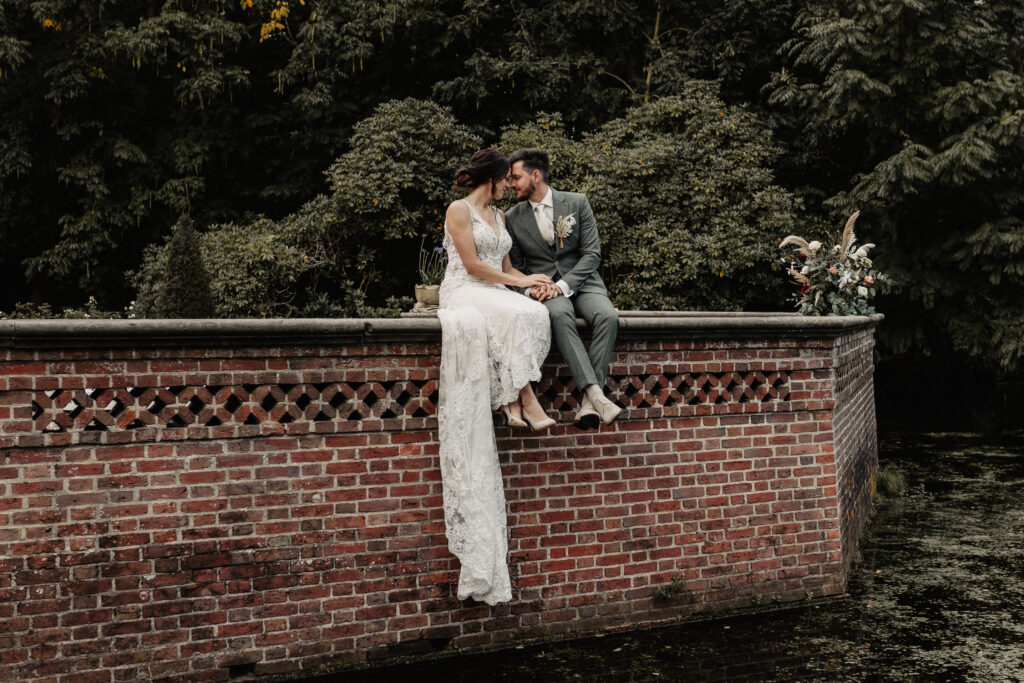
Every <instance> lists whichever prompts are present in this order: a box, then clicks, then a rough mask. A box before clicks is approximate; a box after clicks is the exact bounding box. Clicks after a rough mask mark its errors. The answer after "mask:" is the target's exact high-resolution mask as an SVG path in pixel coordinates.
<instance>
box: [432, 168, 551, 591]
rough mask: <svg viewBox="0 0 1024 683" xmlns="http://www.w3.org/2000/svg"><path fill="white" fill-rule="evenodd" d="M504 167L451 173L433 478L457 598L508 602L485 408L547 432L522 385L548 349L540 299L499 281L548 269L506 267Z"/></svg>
mask: <svg viewBox="0 0 1024 683" xmlns="http://www.w3.org/2000/svg"><path fill="white" fill-rule="evenodd" d="M508 172H509V163H508V159H506V158H505V157H504V156H503V155H501V154H499V153H498V152H495V151H494V150H489V149H485V150H480V151H479V152H477V153H476V154H474V155H473V158H472V159H471V160H470V163H469V166H467V167H465V168H462V169H459V171H458V173H457V174H456V177H455V186H456V187H461V188H469V189H470V192H469V194H468V195H467V197H466V198H465V199H462V200H459V201H455V202H452V204H451V205H450V206H449V207H448V212H447V214H446V217H445V237H444V246H445V249H446V250H447V252H448V267H447V270H446V271H445V276H444V280H443V281H442V282H441V291H440V297H441V303H440V307H439V310H438V317H439V318H440V320H441V330H442V340H441V376H440V392H439V393H440V397H439V401H438V411H437V419H438V432H439V439H440V444H441V447H440V460H441V477H442V483H443V490H444V512H445V525H446V533H447V536H448V547H449V549H450V550H451V551H452V552H453V553H454V554H455V556H456V557H458V558H459V561H460V562H461V564H462V570H461V572H460V574H459V586H458V597H459V599H460V600H464V599H466V598H474V599H476V600H480V601H482V602H486V603H487V604H490V605H493V604H496V603H499V602H507V601H508V600H511V599H512V588H511V583H510V581H509V574H508V564H507V561H506V557H507V554H508V532H507V529H506V526H505V524H506V522H505V515H506V513H505V493H504V487H503V485H502V479H501V468H500V466H499V464H498V450H497V445H496V443H495V439H494V425H493V422H492V418H491V411H492V410H496V409H498V408H500V409H501V410H502V412H503V413H504V414H505V418H506V420H507V421H508V423H509V426H512V427H527V426H529V427H531V428H532V429H533V430H540V429H546V428H547V427H550V426H551V425H553V424H554V423H555V421H554V420H552V419H550V418H548V417H547V415H546V414H545V413H544V410H543V408H542V407H541V406H540V403H538V401H537V397H536V396H535V395H534V393H533V389H532V387H531V385H530V383H531V382H533V381H536V380H539V379H540V367H541V364H543V362H544V359H545V357H546V356H547V354H548V349H549V347H550V345H551V324H550V322H549V317H548V312H547V309H546V308H545V307H544V305H543V304H541V303H539V302H538V301H535V300H534V299H531V298H529V297H527V296H523V295H522V294H518V293H516V292H514V291H512V290H510V289H508V288H507V287H506V286H505V285H510V286H513V287H527V288H528V287H533V286H534V285H538V284H548V283H550V282H551V279H550V278H549V277H547V276H546V275H524V274H523V273H521V272H519V271H518V270H516V269H515V268H513V267H512V265H511V263H510V261H509V256H508V253H509V250H510V249H511V247H512V238H511V236H509V234H508V232H507V230H506V229H505V221H504V218H505V217H504V215H503V214H502V212H501V211H500V210H499V209H498V208H497V207H495V206H492V204H491V201H492V200H495V199H500V198H501V197H502V196H503V195H504V193H505V190H506V188H507V187H508Z"/></svg>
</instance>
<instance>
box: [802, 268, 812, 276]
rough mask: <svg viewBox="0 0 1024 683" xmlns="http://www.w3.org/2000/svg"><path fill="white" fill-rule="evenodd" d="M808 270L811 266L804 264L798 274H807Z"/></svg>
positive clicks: (809, 270)
mask: <svg viewBox="0 0 1024 683" xmlns="http://www.w3.org/2000/svg"><path fill="white" fill-rule="evenodd" d="M809 272H811V267H810V266H804V267H803V268H801V269H800V274H801V275H807V273H809Z"/></svg>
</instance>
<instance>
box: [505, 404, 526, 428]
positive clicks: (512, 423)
mask: <svg viewBox="0 0 1024 683" xmlns="http://www.w3.org/2000/svg"><path fill="white" fill-rule="evenodd" d="M501 412H503V413H505V421H506V422H507V423H508V426H509V427H514V428H515V429H522V428H524V427H526V423H525V422H523V420H521V419H520V418H518V417H515V416H513V415H512V410H511V409H509V407H508V406H507V405H504V406H502V407H501Z"/></svg>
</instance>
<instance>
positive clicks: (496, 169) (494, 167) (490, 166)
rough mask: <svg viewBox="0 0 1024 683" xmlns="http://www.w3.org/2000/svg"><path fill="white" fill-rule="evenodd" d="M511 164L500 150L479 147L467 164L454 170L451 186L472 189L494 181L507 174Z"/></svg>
mask: <svg viewBox="0 0 1024 683" xmlns="http://www.w3.org/2000/svg"><path fill="white" fill-rule="evenodd" d="M509 168H511V164H509V163H508V158H507V157H506V156H505V155H504V154H502V153H501V152H496V151H494V150H493V149H481V150H480V151H479V152H477V153H476V154H474V155H473V157H472V158H471V159H470V160H469V166H463V167H462V168H460V169H459V170H458V171H456V172H455V182H454V183H453V184H452V187H453V188H461V189H472V188H474V187H476V186H477V185H482V184H484V183H488V182H489V183H492V184H493V183H495V182H497V181H499V180H501V179H502V178H504V177H505V176H507V175H508V170H509Z"/></svg>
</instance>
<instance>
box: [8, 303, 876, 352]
mask: <svg viewBox="0 0 1024 683" xmlns="http://www.w3.org/2000/svg"><path fill="white" fill-rule="evenodd" d="M883 318H884V316H882V315H880V314H875V315H871V316H823V317H814V316H802V315H797V314H793V313H778V312H766V313H739V312H733V311H722V312H707V311H620V312H619V338H620V339H623V340H630V339H637V340H645V339H699V338H708V337H722V336H727V337H730V338H780V337H781V338H785V337H795V338H821V337H832V336H836V335H839V334H846V333H849V332H852V331H854V330H857V329H873V328H874V327H876V326H877V325H878V324H879V323H880V322H881V321H882V320H883ZM577 323H578V324H579V326H580V328H581V329H582V330H583V331H584V333H585V332H586V325H585V324H584V323H583V321H582V320H579V321H577ZM440 338H441V325H440V322H439V321H438V319H437V318H436V317H420V316H418V317H410V318H273V319H209V320H196V319H186V320H172V319H163V320H81V319H76V320H0V348H5V349H44V348H45V349H72V348H161V347H172V348H177V347H196V348H202V347H211V346H217V347H223V346H254V347H267V346H281V345H288V346H296V345H305V344H317V345H345V344H359V343H381V342H403V341H405V342H425V343H436V342H439V341H440Z"/></svg>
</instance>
